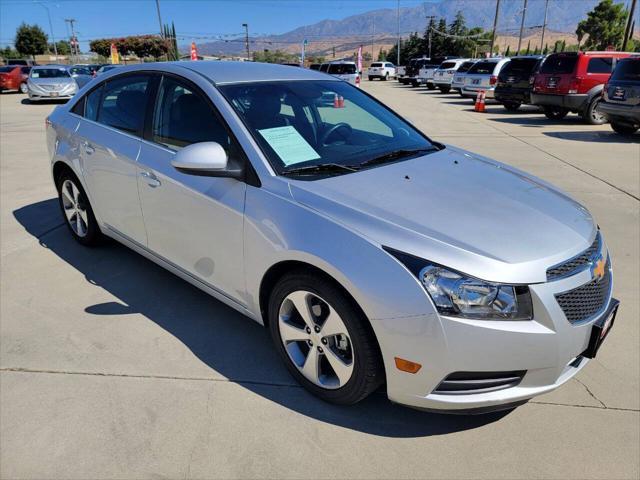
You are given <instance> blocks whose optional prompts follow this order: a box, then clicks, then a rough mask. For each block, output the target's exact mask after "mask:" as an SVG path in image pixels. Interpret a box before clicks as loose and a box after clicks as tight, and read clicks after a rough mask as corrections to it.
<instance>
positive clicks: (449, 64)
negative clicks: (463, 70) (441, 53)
mask: <svg viewBox="0 0 640 480" xmlns="http://www.w3.org/2000/svg"><path fill="white" fill-rule="evenodd" d="M455 67H456V62H442V65H440V68H441V69H442V70H447V69H449V68H455Z"/></svg>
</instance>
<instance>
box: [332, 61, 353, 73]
mask: <svg viewBox="0 0 640 480" xmlns="http://www.w3.org/2000/svg"><path fill="white" fill-rule="evenodd" d="M329 73H330V74H332V75H350V74H353V73H356V66H355V64H352V63H332V64H330V65H329Z"/></svg>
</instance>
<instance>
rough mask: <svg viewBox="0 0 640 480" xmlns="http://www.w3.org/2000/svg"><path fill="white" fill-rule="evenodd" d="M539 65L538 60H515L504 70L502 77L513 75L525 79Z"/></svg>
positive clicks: (501, 72)
mask: <svg viewBox="0 0 640 480" xmlns="http://www.w3.org/2000/svg"><path fill="white" fill-rule="evenodd" d="M537 64H538V59H537V58H514V59H512V60H511V61H510V62H509V63H507V64H506V65H505V66H504V67H503V68H502V70H501V71H500V76H501V77H502V76H506V75H513V76H519V77H523V76H525V75H530V74H531V73H533V70H534V68H535V67H536V65H537Z"/></svg>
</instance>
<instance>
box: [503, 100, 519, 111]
mask: <svg viewBox="0 0 640 480" xmlns="http://www.w3.org/2000/svg"><path fill="white" fill-rule="evenodd" d="M520 105H522V104H521V103H514V102H505V103H503V104H502V106H503V107H504V108H506V109H507V110H508V111H510V112H515V111H516V110H518V109H519V108H520Z"/></svg>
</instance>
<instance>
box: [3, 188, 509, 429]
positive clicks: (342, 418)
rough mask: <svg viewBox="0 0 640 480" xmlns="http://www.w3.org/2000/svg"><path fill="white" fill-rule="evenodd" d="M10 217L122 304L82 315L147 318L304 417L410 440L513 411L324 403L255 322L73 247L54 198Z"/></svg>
mask: <svg viewBox="0 0 640 480" xmlns="http://www.w3.org/2000/svg"><path fill="white" fill-rule="evenodd" d="M13 214H14V216H15V218H16V220H17V221H18V222H19V223H20V224H21V225H22V226H23V227H24V228H25V229H26V231H27V232H28V233H30V234H31V235H32V236H34V237H35V238H36V239H38V241H39V244H40V246H41V247H43V248H46V249H48V250H49V251H51V252H52V253H54V254H55V255H57V256H58V257H59V258H60V259H61V260H63V261H64V262H66V263H67V264H69V265H71V266H72V267H73V268H75V269H76V270H78V271H79V272H80V273H82V274H83V275H84V277H85V279H86V281H87V282H89V283H91V284H92V285H96V286H98V287H101V288H103V289H105V290H106V291H108V292H109V293H110V294H111V295H113V296H114V297H115V298H116V299H117V301H111V302H106V303H101V304H96V305H87V306H86V307H85V308H84V311H85V312H87V313H89V314H92V315H99V316H107V317H108V316H122V315H130V314H140V315H143V316H144V317H146V318H147V319H149V320H150V321H152V322H154V323H156V324H157V325H158V326H159V327H160V328H162V329H163V330H165V331H166V332H168V333H169V334H171V335H173V336H174V337H175V338H176V339H178V340H179V341H180V342H182V344H184V345H185V346H186V347H187V348H188V349H189V350H190V351H191V352H193V354H194V355H196V356H197V357H198V358H199V359H200V360H201V361H202V362H204V363H205V364H206V365H207V366H208V367H210V368H211V369H212V370H213V372H212V376H211V378H212V379H214V378H215V379H220V376H223V377H225V378H227V379H229V381H231V382H234V383H235V384H237V385H240V386H242V387H243V388H246V389H247V390H249V391H251V392H253V393H255V394H257V395H260V396H262V397H264V398H266V399H268V400H271V401H273V402H276V403H278V404H279V405H282V406H283V407H286V408H288V409H290V410H293V411H295V412H297V413H299V414H302V415H306V416H308V417H310V418H313V419H316V420H319V421H322V422H326V423H329V424H333V425H338V426H341V427H343V428H349V429H353V430H357V431H360V432H364V433H368V434H372V435H378V436H383V437H401V438H406V437H423V436H431V435H443V434H447V433H452V432H458V431H462V430H468V429H474V428H479V427H482V426H484V425H487V424H489V423H492V422H495V421H497V420H499V419H501V418H503V417H504V416H505V415H507V414H508V413H509V411H505V412H496V413H490V414H485V415H473V416H471V415H469V416H467V415H442V414H434V413H427V412H420V411H416V410H412V409H409V408H406V407H401V406H398V405H394V404H393V403H391V402H390V401H389V400H388V399H387V398H386V394H385V393H386V392H384V391H382V390H381V391H379V392H376V393H375V394H373V395H371V396H370V397H369V398H367V399H366V400H364V401H362V402H360V403H358V404H357V405H353V406H336V405H331V404H328V403H325V402H323V401H321V400H319V399H317V398H316V397H314V396H312V395H311V394H309V393H308V392H307V391H306V390H304V389H303V388H302V387H300V386H299V385H298V384H297V383H296V382H295V381H294V380H293V378H292V377H290V376H289V373H288V372H287V370H286V368H285V367H284V365H283V364H282V362H281V360H280V359H279V358H278V357H277V355H276V352H275V350H274V349H273V348H272V345H271V339H270V337H269V334H268V331H267V330H266V329H265V328H263V327H262V326H260V325H258V324H257V323H256V322H253V321H251V320H249V319H248V318H246V317H244V316H243V315H242V314H240V313H238V312H236V311H235V310H233V309H231V308H230V307H227V306H226V305H224V304H223V303H221V302H219V301H217V300H215V299H214V298H212V297H211V296H209V295H207V294H206V293H204V292H202V291H200V290H198V289H197V288H195V287H193V286H192V285H190V284H188V283H187V282H185V281H183V280H182V279H180V278H178V277H176V276H174V275H173V274H171V273H170V272H168V271H167V270H165V269H163V268H161V267H159V266H157V265H156V264H154V263H153V262H151V261H149V260H147V259H145V258H144V257H142V256H141V255H138V254H137V253H135V252H133V251H131V250H129V249H128V248H126V247H124V246H122V245H120V244H118V243H116V242H106V243H105V245H103V246H100V247H96V248H88V247H83V246H81V245H79V244H78V243H76V242H75V241H74V240H73V239H72V237H71V235H70V234H69V232H68V231H67V228H66V227H65V225H64V224H63V223H62V216H61V213H60V211H59V207H58V201H57V199H55V198H52V199H49V200H45V201H41V202H37V203H33V204H31V205H27V206H24V207H22V208H19V209H17V210H15V211H14V212H13ZM79 313H80V312H79ZM158 355H162V351H160V350H158ZM107 373H108V372H107ZM256 421H259V412H256Z"/></svg>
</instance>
